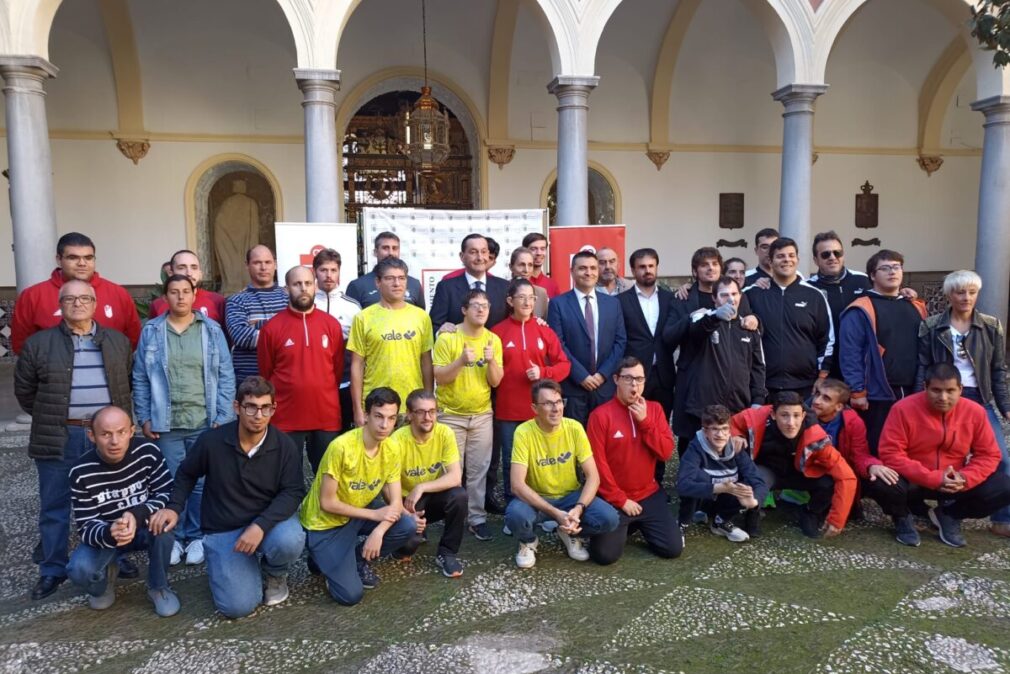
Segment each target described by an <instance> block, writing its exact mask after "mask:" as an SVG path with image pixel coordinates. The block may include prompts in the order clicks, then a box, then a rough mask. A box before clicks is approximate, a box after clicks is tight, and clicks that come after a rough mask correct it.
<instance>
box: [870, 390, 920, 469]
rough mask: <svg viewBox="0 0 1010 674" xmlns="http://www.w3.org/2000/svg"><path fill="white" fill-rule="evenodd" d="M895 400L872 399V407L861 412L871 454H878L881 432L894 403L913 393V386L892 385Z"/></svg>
mask: <svg viewBox="0 0 1010 674" xmlns="http://www.w3.org/2000/svg"><path fill="white" fill-rule="evenodd" d="M891 390H892V391H893V392H894V400H871V401H869V403H870V407H869V409H867V410H865V411H861V412H859V416H860V417H861V418H862V420H863V423H864V424H866V444H867V445H869V447H870V454H872V455H873V456H877V445H878V444H879V443H880V432H881V431H883V430H884V422H885V421H887V415H888V414H890V413H891V408H892V407H894V403H896V402H898V401H899V400H901V399H902V398H904V397H905V396H907V395H910V394H911V393H912V387H911V386H892V387H891Z"/></svg>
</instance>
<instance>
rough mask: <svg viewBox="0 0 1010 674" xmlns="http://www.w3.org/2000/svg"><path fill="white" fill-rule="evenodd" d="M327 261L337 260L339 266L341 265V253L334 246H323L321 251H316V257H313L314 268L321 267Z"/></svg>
mask: <svg viewBox="0 0 1010 674" xmlns="http://www.w3.org/2000/svg"><path fill="white" fill-rule="evenodd" d="M327 262H336V263H337V266H338V267H339V266H341V265H342V263H341V261H340V253H338V252H337V251H335V250H333V249H332V248H323V249H322V250H321V251H319V252H318V253H316V256H315V257H314V258H312V268H313V269H319V268H320V267H322V266H323V265H324V264H326V263H327Z"/></svg>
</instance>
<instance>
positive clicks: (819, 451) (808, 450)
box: [730, 405, 859, 529]
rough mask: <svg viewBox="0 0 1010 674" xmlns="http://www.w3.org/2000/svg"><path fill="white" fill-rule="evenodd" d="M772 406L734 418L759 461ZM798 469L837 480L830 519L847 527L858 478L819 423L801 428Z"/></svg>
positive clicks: (735, 427)
mask: <svg viewBox="0 0 1010 674" xmlns="http://www.w3.org/2000/svg"><path fill="white" fill-rule="evenodd" d="M771 416H772V406H771V405H765V406H764V407H757V408H751V409H747V410H744V411H743V412H740V413H739V414H734V415H733V419H732V420H731V421H730V432H731V433H732V435H734V436H737V437H743V438H746V439H747V441H748V442H749V444H750V448H751V456H752V457H753V459H754V461H755V462H757V458H758V454H760V452H761V442H762V440H764V436H765V428H766V427H767V426H768V424H769V423H775V421H774V420H772V419H771ZM795 457H796V463H795V465H796V470H798V471H799V472H801V473H802V474H803V475H805V476H806V477H809V478H818V477H823V476H824V475H830V476H831V477H832V479H834V481H835V493H834V495H833V496H832V497H831V510H829V511H828V517H827V522H828V524H830V525H832V526H833V527H835V528H836V529H844V528H845V522H846V520H848V518H849V510H851V509H852V502H853V501H854V500H855V498H856V486H857V485H858V484H859V482H858V480H856V475H855V473H853V472H852V468H850V467H849V464H848V463H847V462H846V461H845V459H844V458H843V457H842V455H841V453H840V452H839V451H838V450H837V449H835V448H834V447H833V446H832V444H831V438H830V437H829V436H828V434H827V433H825V432H824V429H823V428H821V427H820V425H819V424H817V423H814V424H812V425H810V426H808V427H807V428H804V429H803V430H801V431H800V436H799V442H798V444H797V449H796V454H795Z"/></svg>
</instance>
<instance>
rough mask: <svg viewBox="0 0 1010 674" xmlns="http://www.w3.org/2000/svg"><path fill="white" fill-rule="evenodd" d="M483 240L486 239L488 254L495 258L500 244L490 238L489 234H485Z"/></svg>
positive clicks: (499, 250)
mask: <svg viewBox="0 0 1010 674" xmlns="http://www.w3.org/2000/svg"><path fill="white" fill-rule="evenodd" d="M484 240H485V241H487V252H488V254H489V255H490V256H491V257H493V258H497V257H498V254H499V253H501V244H499V243H498V242H497V241H495V240H494V239H492V238H491V237H490V236H485V237H484Z"/></svg>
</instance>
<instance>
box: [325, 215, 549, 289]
mask: <svg viewBox="0 0 1010 674" xmlns="http://www.w3.org/2000/svg"><path fill="white" fill-rule="evenodd" d="M361 219H362V229H363V232H364V247H365V269H366V270H370V269H371V268H372V266H373V265H374V264H375V262H376V259H375V246H374V242H375V236H376V235H377V234H379V233H380V232H393V233H394V234H396V235H397V236H398V237H400V259H401V260H403V261H404V262H406V263H407V267H408V268H409V270H410V275H411V276H413V277H414V278H417V279H419V280H420V281H421V287H422V290H423V292H424V294H425V300H426V302H427V306H428V307H430V306H431V302H432V300H433V299H434V297H435V285H436V284H437V283H438V282H439V281H440V280H441V279H442V276H444V275H445V274H447V273H449V272H450V271H453V270H454V269H460V268H462V266H463V263H462V262H460V259H459V246H460V243H461V242H462V241H463V238H464V237H465V236H466V235H467V234H471V233H478V234H483V235H485V236H490V237H491V238H493V239H494V240H495V241H497V242H498V245H499V246H501V251H500V252H499V253H498V261H497V262H496V264H495V266H494V267H493V268H492V269H491V270H490V272H491V273H492V274H493V275H494V276H498V277H499V278H506V279H507V278H509V277H510V274H509V270H508V263H509V257H510V256H511V255H512V251H513V250H514V249H516V248H518V247H520V246H522V240H523V237H524V236H526V235H527V234H529V233H531V232H541V233H543V234H545V235H546V233H547V227H546V224H545V223H546V219H547V218H546V212H545V211H544V210H543V209H530V210H525V209H524V210H505V211H435V210H429V209H419V208H366V209H364V210H363V211H362V215H361ZM341 280H342V279H341Z"/></svg>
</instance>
